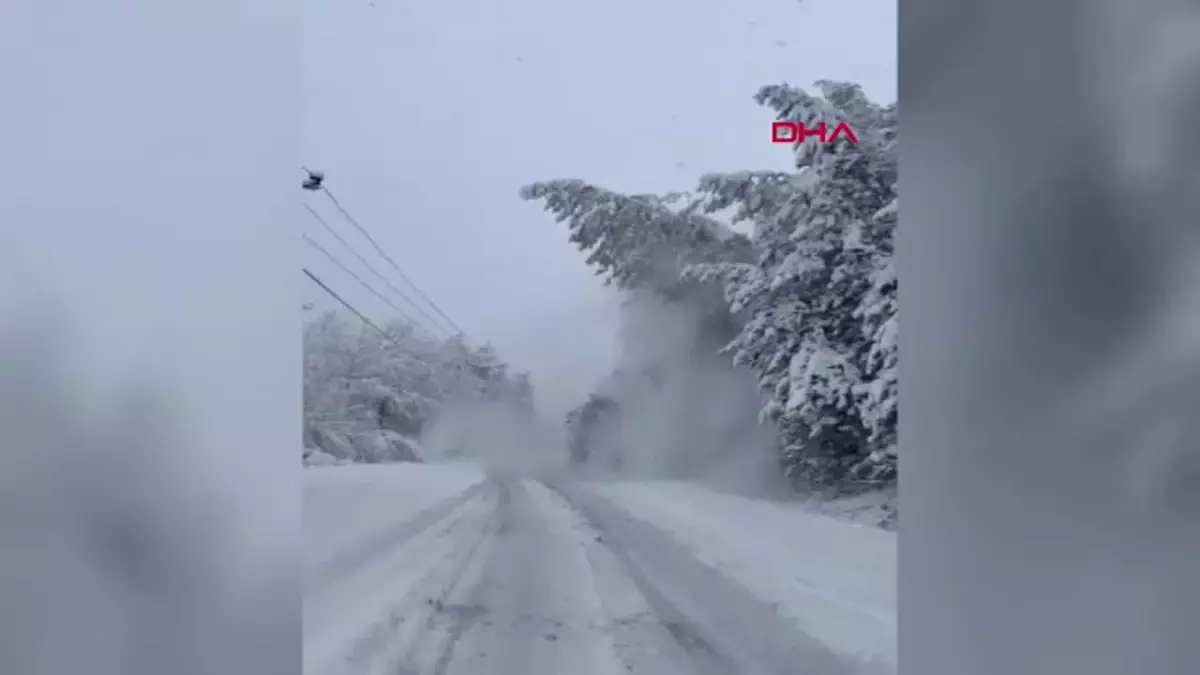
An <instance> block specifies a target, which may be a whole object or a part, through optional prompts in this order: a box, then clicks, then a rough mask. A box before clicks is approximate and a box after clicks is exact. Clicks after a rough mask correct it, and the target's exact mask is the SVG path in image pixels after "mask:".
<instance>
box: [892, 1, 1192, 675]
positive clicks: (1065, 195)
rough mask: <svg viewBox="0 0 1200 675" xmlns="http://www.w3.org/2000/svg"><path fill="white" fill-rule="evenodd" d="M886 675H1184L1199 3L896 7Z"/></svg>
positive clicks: (1188, 647)
mask: <svg viewBox="0 0 1200 675" xmlns="http://www.w3.org/2000/svg"><path fill="white" fill-rule="evenodd" d="M900 17H901V19H900V40H899V44H900V64H901V69H900V89H899V90H900V106H901V108H902V110H903V113H902V114H903V123H902V127H901V129H902V130H901V141H900V147H901V171H902V173H901V183H902V184H903V186H904V191H905V201H904V205H903V209H902V211H901V227H900V231H901V239H900V244H899V249H900V259H901V272H900V275H901V276H900V278H901V293H902V300H901V305H900V306H901V308H902V309H901V314H902V316H903V319H902V321H903V325H904V344H903V347H902V350H901V370H902V372H903V374H904V375H903V378H902V385H901V388H902V389H901V392H902V393H901V401H902V402H901V407H902V409H903V411H904V412H903V420H904V421H903V423H902V425H901V429H900V439H901V447H902V454H901V457H903V470H902V471H901V485H900V500H901V502H902V504H903V511H904V522H903V527H902V529H901V534H900V570H901V572H900V580H899V592H900V598H899V601H900V602H899V605H900V617H899V625H900V636H901V640H900V664H901V672H904V673H912V674H914V675H964V674H966V673H970V674H971V675H1001V674H1003V675H1011V674H1013V673H1024V674H1027V675H1033V674H1034V673H1047V674H1048V673H1056V674H1057V673H1087V674H1088V675H1128V674H1129V673H1139V674H1142V675H1149V674H1151V673H1155V674H1157V673H1193V672H1197V668H1198V667H1200V666H1198V665H1197V664H1200V640H1196V639H1195V635H1194V632H1195V626H1196V620H1197V614H1200V580H1198V579H1197V577H1196V570H1197V564H1198V563H1200V456H1198V454H1200V452H1198V449H1197V439H1198V438H1200V435H1198V434H1197V431H1200V422H1198V421H1197V420H1198V418H1197V416H1196V414H1195V413H1196V411H1197V410H1198V409H1200V340H1197V339H1196V338H1197V332H1198V331H1197V329H1196V327H1197V326H1200V284H1197V283H1196V280H1197V278H1198V276H1197V274H1196V270H1200V259H1198V254H1200V229H1198V228H1197V222H1196V215H1195V207H1194V206H1193V205H1192V204H1191V202H1192V200H1194V198H1195V195H1196V194H1197V193H1196V187H1197V186H1198V185H1200V173H1198V171H1197V167H1198V166H1200V164H1198V163H1197V160H1196V158H1197V156H1200V154H1198V153H1197V145H1198V144H1200V134H1198V133H1197V131H1196V128H1195V122H1194V121H1195V120H1196V119H1197V117H1198V116H1200V77H1198V75H1200V5H1197V4H1196V3H1194V2H1174V1H1169V0H1142V1H1141V2H1136V3H1135V2H1120V1H1118V0H1098V1H1086V2H1085V1H1083V0H1067V1H1065V2H1053V3H1046V2H1032V1H1030V0H1017V1H1015V2H984V1H969V2H961V1H957V2H951V1H949V0H904V1H903V2H902V3H901V7H900Z"/></svg>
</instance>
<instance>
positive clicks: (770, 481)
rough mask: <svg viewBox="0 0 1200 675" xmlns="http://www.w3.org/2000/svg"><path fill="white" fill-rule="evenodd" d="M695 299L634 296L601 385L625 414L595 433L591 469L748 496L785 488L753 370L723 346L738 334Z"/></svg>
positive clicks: (625, 310)
mask: <svg viewBox="0 0 1200 675" xmlns="http://www.w3.org/2000/svg"><path fill="white" fill-rule="evenodd" d="M725 331H726V328H725V327H722V326H713V325H711V324H709V323H706V320H705V318H704V313H703V312H702V311H700V310H699V309H698V308H696V307H695V306H692V305H688V304H683V303H672V302H666V301H663V300H661V299H659V298H658V297H656V296H653V295H650V294H630V295H629V296H628V297H627V302H626V303H625V304H624V306H623V307H622V309H621V325H620V337H619V344H620V348H621V351H620V355H619V360H618V366H617V372H616V373H615V374H614V375H613V376H612V377H610V378H607V379H606V380H605V381H604V382H602V384H601V386H600V387H599V392H600V393H601V394H603V395H606V396H610V397H611V398H613V399H615V400H616V402H617V404H618V405H619V406H620V413H619V415H617V416H616V417H615V418H613V419H614V420H615V421H614V422H612V423H611V428H608V429H605V430H603V431H602V432H601V434H599V435H598V439H597V442H596V450H595V454H594V456H593V457H592V458H590V459H589V462H588V463H589V471H590V472H592V473H597V472H598V473H601V474H607V475H616V476H622V477H636V478H685V479H691V480H698V481H702V482H705V483H707V484H709V485H712V486H714V487H718V488H721V489H726V490H731V491H737V492H741V493H746V494H764V495H771V494H776V493H778V492H779V491H780V490H781V488H782V485H781V479H780V477H779V474H780V471H779V466H778V460H777V457H778V455H777V453H776V450H775V434H774V433H773V431H772V430H771V429H770V428H769V427H768V426H766V425H762V424H760V423H759V421H758V412H759V410H760V408H761V405H762V398H761V395H760V393H759V392H758V389H757V385H756V382H755V380H754V377H753V375H752V374H751V373H749V372H748V371H745V370H742V369H737V368H734V367H733V366H732V364H731V360H730V357H729V356H727V355H723V354H719V353H718V351H719V350H720V348H721V347H722V346H724V344H725V343H726V342H727V341H728V340H729V339H731V338H732V335H730V334H728V333H726V332H725Z"/></svg>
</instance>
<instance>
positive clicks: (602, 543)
mask: <svg viewBox="0 0 1200 675" xmlns="http://www.w3.org/2000/svg"><path fill="white" fill-rule="evenodd" d="M306 473H307V474H308V476H309V478H308V486H307V494H306V505H305V508H306V530H307V533H306V534H307V537H308V544H307V548H308V556H307V569H306V592H305V601H304V620H305V627H304V670H305V672H306V673H310V674H311V675H343V674H346V675H349V674H353V675H376V674H378V675H383V674H387V675H435V674H436V675H467V674H471V675H564V674H568V673H569V674H570V675H618V674H628V673H645V674H648V675H649V674H652V675H685V674H687V675H691V674H697V675H738V674H743V673H744V674H746V675H759V674H762V675H767V674H770V675H783V674H787V675H842V674H845V675H876V674H886V673H894V672H895V667H894V665H893V664H894V662H895V656H894V649H895V647H894V641H895V621H894V602H895V599H894V593H895V589H894V569H895V567H894V565H895V563H894V556H895V538H894V535H892V534H890V533H886V532H880V531H877V530H874V529H871V528H861V527H856V526H854V525H848V524H844V523H841V522H836V521H832V520H830V519H827V518H824V517H821V516H814V515H811V514H806V513H803V512H801V511H798V510H795V509H790V508H786V507H782V506H779V505H775V504H768V503H763V502H755V501H753V500H745V499H739V498H735V497H729V496H726V495H715V494H713V493H708V492H707V491H703V490H699V489H697V488H693V487H690V486H682V485H678V484H671V483H666V484H654V483H628V484H610V485H583V484H568V485H564V486H560V487H554V486H550V485H547V484H544V483H541V482H538V481H535V480H530V479H518V478H501V477H495V476H490V477H489V476H485V475H484V474H482V473H481V472H479V471H478V470H477V469H474V468H472V467H470V466H467V465H448V466H422V465H398V466H366V467H362V466H355V467H323V468H319V469H312V470H309V471H307V472H306ZM756 509H757V511H756V512H755V511H754V510H756ZM739 510H740V511H743V512H745V513H744V514H742V515H741V516H740V517H741V518H743V519H745V518H753V522H741V523H739V522H738V518H739V514H738V511H739ZM705 511H707V512H710V513H705ZM697 512H699V513H697ZM772 517H774V518H775V520H774V521H773V520H772ZM781 526H782V527H786V528H787V530H786V531H778V528H779V527H781ZM764 527H765V528H769V529H776V530H777V531H776V532H775V536H774V537H772V536H770V535H762V536H759V535H758V534H755V529H756V528H764ZM698 528H699V529H698ZM806 528H807V530H811V532H812V533H814V536H815V537H817V539H816V540H814V541H810V542H808V546H806V547H805V551H799V552H797V551H795V550H794V549H789V548H788V546H787V544H786V542H789V541H797V540H799V541H803V534H804V533H805V532H806V531H807V530H806ZM750 535H753V536H750ZM739 537H740V539H739ZM788 556H795V557H796V559H795V560H787V559H786V558H787V557H788ZM864 557H865V558H870V560H864V559H863V558H864Z"/></svg>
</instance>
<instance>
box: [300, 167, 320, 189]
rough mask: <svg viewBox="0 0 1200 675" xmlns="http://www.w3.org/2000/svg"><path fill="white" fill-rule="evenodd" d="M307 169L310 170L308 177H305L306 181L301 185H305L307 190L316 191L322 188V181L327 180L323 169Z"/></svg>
mask: <svg viewBox="0 0 1200 675" xmlns="http://www.w3.org/2000/svg"><path fill="white" fill-rule="evenodd" d="M305 171H307V172H308V178H305V179H304V182H303V183H301V184H300V187H303V188H304V189H305V190H312V191H314V192H315V191H317V190H320V189H321V181H323V180H325V173H324V172H323V171H310V170H309V169H305Z"/></svg>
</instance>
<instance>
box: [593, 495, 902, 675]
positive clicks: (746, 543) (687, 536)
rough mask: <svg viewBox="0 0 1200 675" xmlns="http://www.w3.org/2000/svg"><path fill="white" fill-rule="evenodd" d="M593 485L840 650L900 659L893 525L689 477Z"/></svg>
mask: <svg viewBox="0 0 1200 675" xmlns="http://www.w3.org/2000/svg"><path fill="white" fill-rule="evenodd" d="M588 489H589V490H590V491H592V492H594V493H596V494H599V495H601V496H603V497H605V498H606V499H608V500H610V501H612V502H615V503H617V504H619V505H620V506H621V507H622V508H624V509H625V510H627V511H628V512H629V513H630V515H632V516H634V517H635V518H638V519H640V520H645V521H647V522H650V523H652V524H654V525H656V526H658V527H660V528H662V529H664V530H666V531H668V532H670V533H671V534H672V535H673V536H674V537H675V538H676V539H677V540H678V541H679V543H681V544H683V545H684V546H686V547H688V548H690V549H691V550H692V551H693V552H695V554H696V557H697V558H698V559H700V560H701V561H702V562H705V563H707V564H709V565H712V566H714V567H716V568H718V569H720V570H721V571H722V572H724V573H725V574H726V575H728V576H730V577H731V578H733V579H734V580H736V581H737V582H739V583H741V584H742V585H743V586H745V587H746V588H747V589H749V590H750V591H752V592H753V593H755V595H757V596H758V597H759V598H761V599H762V600H764V601H767V602H772V603H777V605H778V608H779V611H780V613H781V614H783V615H784V616H787V617H789V618H791V619H793V620H794V621H796V622H797V623H798V624H799V625H800V626H801V627H802V628H803V629H804V631H805V632H807V633H808V634H810V635H812V636H813V637H816V638H817V639H819V640H822V641H824V642H825V643H826V644H828V645H829V646H830V647H831V648H833V649H835V650H836V651H838V652H841V653H843V654H847V655H852V656H856V657H858V658H866V659H878V660H883V661H886V662H888V663H890V664H893V665H894V664H895V663H896V651H897V643H896V533H895V532H888V531H884V530H881V529H878V528H875V527H869V526H865V525H858V524H854V523H848V522H845V521H843V520H839V519H836V518H833V517H831V516H825V515H821V514H816V513H813V512H812V511H811V510H810V509H808V508H806V507H805V506H803V505H799V504H784V503H775V502H767V501H760V500H754V499H747V498H745V497H738V496H733V495H727V494H719V493H715V492H711V491H709V490H706V489H704V488H702V487H698V486H694V485H689V484H685V483H677V482H668V481H658V482H640V483H634V482H629V483H606V484H596V485H591V486H588Z"/></svg>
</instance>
